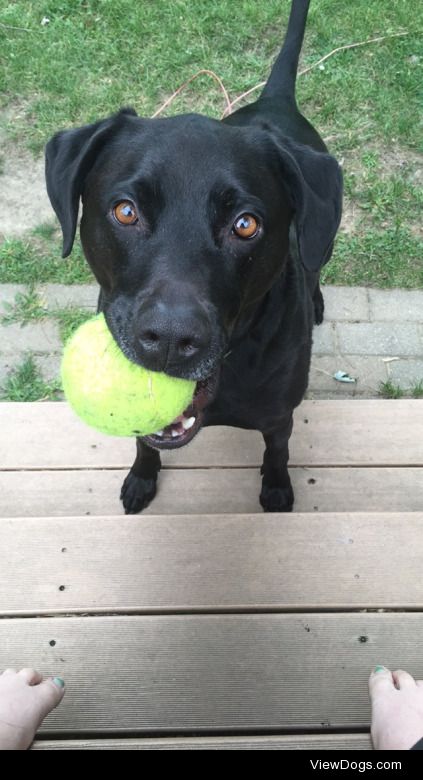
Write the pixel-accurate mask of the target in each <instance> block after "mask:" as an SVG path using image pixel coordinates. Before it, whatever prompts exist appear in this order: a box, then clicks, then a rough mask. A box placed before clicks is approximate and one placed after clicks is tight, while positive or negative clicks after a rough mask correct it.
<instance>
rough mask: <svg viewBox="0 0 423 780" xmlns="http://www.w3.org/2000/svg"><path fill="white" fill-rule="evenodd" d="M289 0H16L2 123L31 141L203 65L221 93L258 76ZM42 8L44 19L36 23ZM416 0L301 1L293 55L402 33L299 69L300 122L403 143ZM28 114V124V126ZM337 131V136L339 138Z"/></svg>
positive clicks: (213, 104) (274, 46) (198, 105)
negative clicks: (299, 49) (304, 14)
mask: <svg viewBox="0 0 423 780" xmlns="http://www.w3.org/2000/svg"><path fill="white" fill-rule="evenodd" d="M289 7H290V0H266V2H265V3H256V2H254V1H253V0H237V2H235V3H234V2H233V1H232V0H216V1H215V2H213V3H210V2H209V0H172V2H171V3H169V2H168V0H154V2H151V0H138V2H134V3H125V4H124V5H122V4H119V3H117V2H116V0H16V2H13V3H11V2H9V3H6V4H5V5H4V6H3V8H2V10H1V11H0V22H1V23H2V24H3V25H9V26H15V27H20V28H26V30H25V31H24V30H12V29H8V28H7V27H2V28H1V29H0V38H1V47H2V51H3V54H4V63H5V66H4V68H3V69H2V71H1V75H0V92H1V93H2V95H3V103H4V104H5V105H7V104H8V103H11V102H15V101H16V100H18V101H19V102H20V103H21V104H22V105H23V106H24V110H23V112H19V113H20V114H22V115H21V116H20V117H19V118H18V119H17V120H16V118H15V120H14V124H15V128H16V132H17V133H18V134H21V133H22V134H23V133H24V134H25V137H26V138H29V139H30V141H31V143H32V145H33V146H34V148H38V149H39V148H40V147H41V145H42V144H43V143H44V141H45V140H46V137H47V136H48V135H49V134H50V133H52V132H53V131H54V130H56V129H57V128H58V127H61V126H67V125H69V124H78V123H84V122H87V121H90V120H93V119H96V118H98V117H99V116H101V115H102V114H108V113H110V112H112V111H115V110H116V109H117V108H119V107H120V106H122V105H127V104H132V105H134V107H135V108H136V109H137V110H139V112H140V113H142V114H146V115H150V114H151V113H153V111H154V110H155V109H156V108H157V107H158V106H159V105H160V104H161V102H162V100H163V99H164V98H165V97H166V96H168V95H169V94H171V93H172V91H173V90H174V89H176V88H177V87H178V86H179V85H180V84H181V83H182V82H183V81H184V80H185V79H187V78H189V77H190V76H191V75H192V74H193V73H194V72H195V71H196V70H198V69H200V68H212V69H213V70H215V71H216V72H217V73H218V74H219V75H220V77H221V78H222V79H223V81H224V82H225V84H226V87H227V89H228V91H229V92H230V94H231V95H232V96H236V95H238V94H240V93H241V92H242V91H244V90H245V89H248V88H249V87H251V86H253V85H254V84H257V83H258V82H259V81H261V80H263V79H264V78H266V75H267V73H268V71H269V66H270V64H271V62H272V60H273V57H274V55H275V54H276V52H277V50H278V48H279V46H280V43H281V41H282V37H283V33H284V30H285V28H286V22H287V16H288V12H289ZM43 18H48V19H49V23H48V24H46V25H45V26H42V25H41V20H42V19H43ZM422 28H423V6H422V5H421V4H419V3H416V4H415V5H414V6H413V13H412V14H411V13H410V5H409V2H408V0H389V2H386V0H373V1H372V2H371V3H369V2H368V0H354V2H351V1H350V0H313V2H312V3H311V8H310V12H309V19H308V28H307V38H306V44H305V57H304V65H306V66H307V65H309V64H311V63H312V62H314V61H315V60H316V59H317V58H319V57H321V56H323V55H324V54H327V53H328V52H329V51H331V50H332V49H334V48H335V47H338V46H342V45H344V44H350V43H353V42H357V41H361V40H366V39H368V38H372V37H377V36H384V35H385V36H387V35H389V34H391V33H396V32H399V31H404V30H407V31H408V33H409V34H408V35H407V36H404V37H400V38H387V40H386V41H383V42H381V43H376V44H373V45H369V46H366V47H362V48H358V49H352V50H349V51H343V52H340V53H339V54H336V55H334V56H333V57H331V58H330V59H328V60H327V61H326V62H325V63H324V70H320V69H315V70H313V71H311V72H310V73H309V74H307V75H305V76H303V77H300V79H299V87H298V91H299V97H300V100H301V103H302V105H303V107H304V109H305V110H306V113H307V114H308V115H309V117H310V119H311V120H312V121H315V122H316V124H317V126H318V127H320V128H321V129H325V128H326V127H327V129H328V131H329V132H330V133H331V134H333V133H335V134H336V135H338V136H340V139H339V140H340V143H339V148H340V149H342V150H345V148H346V147H347V146H351V145H355V144H356V143H357V142H358V140H360V141H361V139H362V138H363V136H364V137H368V138H371V139H374V136H375V133H376V134H377V135H379V136H381V137H384V138H385V139H389V140H391V139H392V137H393V136H396V137H397V138H400V137H401V138H402V139H403V140H405V141H406V142H408V143H410V144H411V145H414V144H415V130H414V126H415V117H416V115H417V113H418V91H419V79H420V78H421V76H420V75H419V61H418V60H417V61H416V60H415V58H416V57H418V56H419V54H421V48H419V47H421V41H420V40H419V35H418V34H419V32H421V30H422ZM222 105H223V104H222V98H221V95H220V94H219V91H218V88H217V87H216V88H215V87H214V86H213V83H212V82H210V81H209V80H208V79H207V78H205V79H202V80H201V81H199V82H196V83H195V85H194V86H193V87H192V88H191V89H190V90H189V91H188V92H187V93H186V94H185V95H184V96H183V97H181V98H180V99H178V100H177V101H176V102H175V104H173V106H172V108H171V109H170V112H171V113H172V112H175V111H180V110H183V109H184V107H188V108H189V109H192V108H194V109H198V110H201V111H206V112H207V111H209V112H211V113H217V115H219V112H220V108H221V106H222ZM28 119H30V123H29V124H28ZM341 138H342V140H341Z"/></svg>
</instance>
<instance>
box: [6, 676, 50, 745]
mask: <svg viewBox="0 0 423 780" xmlns="http://www.w3.org/2000/svg"><path fill="white" fill-rule="evenodd" d="M64 685H65V684H64V682H63V680H61V679H60V678H59V677H55V678H54V679H52V678H50V679H48V680H44V681H43V677H42V675H41V674H40V673H39V672H36V671H35V670H34V669H21V670H20V672H16V671H15V669H6V671H5V672H3V674H0V750H26V749H27V748H29V746H30V744H31V742H32V741H33V739H34V736H35V732H36V730H37V729H38V727H39V725H40V724H41V722H42V720H43V719H44V718H45V716H46V715H48V713H49V712H50V711H51V710H53V709H54V708H55V707H57V705H58V704H59V703H60V702H61V701H62V699H63V695H64V692H65V691H64Z"/></svg>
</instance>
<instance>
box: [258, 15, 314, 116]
mask: <svg viewBox="0 0 423 780" xmlns="http://www.w3.org/2000/svg"><path fill="white" fill-rule="evenodd" d="M309 5H310V0H292V5H291V13H290V14H289V21H288V28H287V31H286V35H285V40H284V42H283V46H282V49H281V51H280V54H279V56H278V58H277V60H276V62H275V64H274V66H273V68H272V70H271V73H270V76H269V78H268V80H267V83H266V86H265V87H264V89H263V92H262V94H261V97H266V98H267V97H280V98H286V99H290V100H293V101H294V102H295V82H296V78H297V68H298V60H299V57H300V52H301V46H302V43H303V38H304V30H305V26H306V21H307V14H308V7H309Z"/></svg>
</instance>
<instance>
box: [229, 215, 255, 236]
mask: <svg viewBox="0 0 423 780" xmlns="http://www.w3.org/2000/svg"><path fill="white" fill-rule="evenodd" d="M232 229H233V231H234V233H235V235H237V236H239V238H253V237H254V236H255V235H257V233H258V230H259V223H258V220H257V219H256V218H255V217H253V215H252V214H241V216H240V217H238V219H237V220H236V222H234V225H233V228H232Z"/></svg>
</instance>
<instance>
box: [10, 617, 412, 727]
mask: <svg viewBox="0 0 423 780" xmlns="http://www.w3.org/2000/svg"><path fill="white" fill-rule="evenodd" d="M52 642H53V643H54V645H52V644H51V643H52ZM422 643H423V615H422V614H421V613H420V614H419V613H407V614H398V613H391V614H375V613H365V612H364V613H358V614H353V613H336V614H330V613H329V614H300V615H298V614H272V615H270V614H267V615H251V614H248V615H197V616H196V615H173V616H130V617H93V618H90V617H74V618H53V619H51V618H25V619H20V620H9V619H7V618H6V619H4V620H1V621H0V668H1V667H3V668H4V666H5V664H8V663H9V662H10V659H11V658H13V659H14V662H15V665H16V667H18V668H20V667H27V666H31V665H34V666H35V667H37V668H39V669H40V670H41V671H42V672H44V673H49V674H59V675H60V676H61V677H63V678H64V679H65V680H66V684H67V689H68V690H67V695H66V696H65V698H64V701H63V703H62V705H61V706H60V707H59V708H58V709H56V710H54V711H53V712H52V713H51V714H50V715H49V716H48V717H47V719H46V721H45V723H44V725H43V728H42V732H43V733H47V734H49V733H50V734H52V733H54V734H55V736H60V734H61V733H68V732H70V733H72V734H74V735H75V736H76V735H77V734H78V732H79V733H84V732H89V733H93V732H95V733H97V734H98V735H99V734H106V735H107V732H108V731H111V732H113V734H115V735H116V733H117V732H120V733H121V734H122V736H124V732H125V731H130V732H132V733H133V734H149V733H150V734H151V733H154V734H156V735H157V734H158V733H162V734H163V736H165V734H166V733H168V734H173V735H175V733H180V734H183V733H184V732H185V733H186V732H188V733H192V732H194V733H197V732H199V733H201V732H203V733H204V732H206V733H209V734H210V733H212V732H213V731H215V732H216V731H217V732H219V733H222V732H223V733H227V734H228V735H229V734H230V733H231V732H234V731H235V732H244V733H245V732H249V733H254V731H255V730H264V731H269V730H274V731H277V730H279V731H280V732H282V733H283V732H284V731H285V730H287V729H288V730H291V731H295V730H299V731H304V730H305V729H307V728H308V729H319V730H322V731H324V730H325V728H327V729H332V730H333V729H344V730H345V731H347V732H348V731H352V730H361V731H365V730H367V729H368V727H369V719H370V705H369V699H368V693H367V677H368V671H369V670H370V669H371V668H372V667H374V665H375V664H376V663H384V664H385V665H386V666H388V667H390V668H394V669H395V668H399V667H400V666H402V667H403V668H405V669H408V670H409V671H410V672H411V673H412V674H414V675H416V676H418V677H420V678H423V666H422V655H421V647H422Z"/></svg>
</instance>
